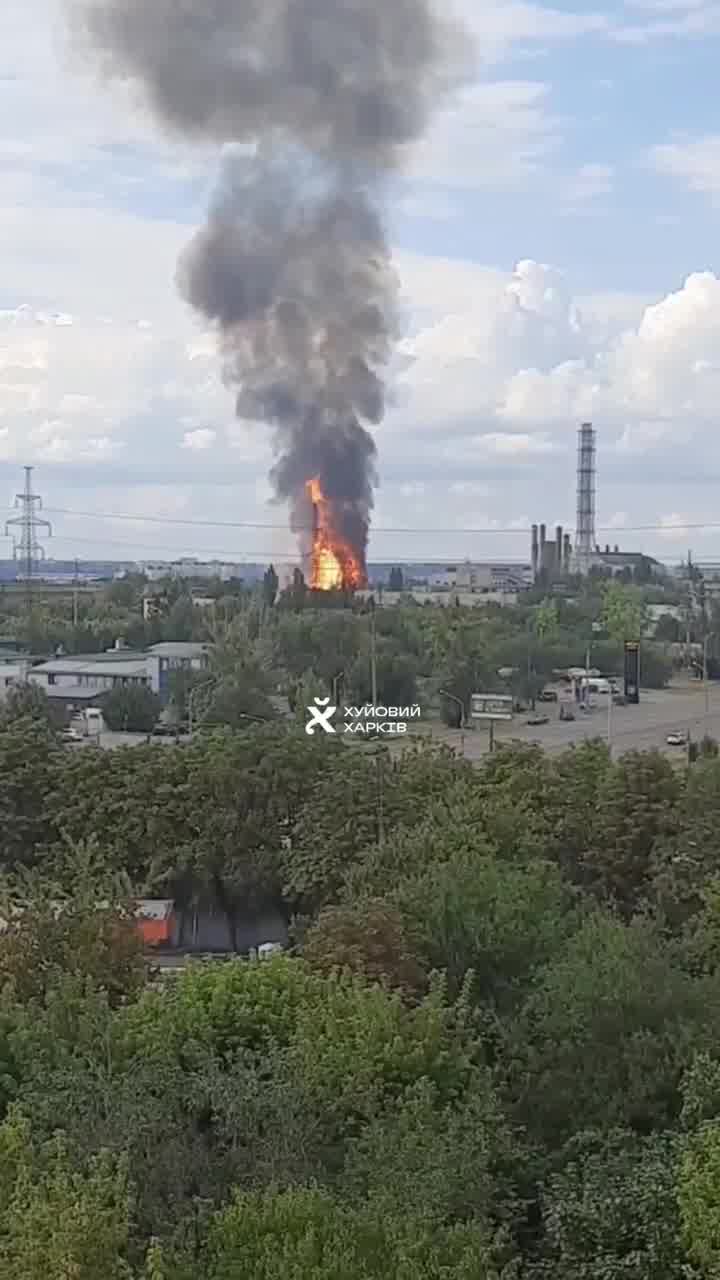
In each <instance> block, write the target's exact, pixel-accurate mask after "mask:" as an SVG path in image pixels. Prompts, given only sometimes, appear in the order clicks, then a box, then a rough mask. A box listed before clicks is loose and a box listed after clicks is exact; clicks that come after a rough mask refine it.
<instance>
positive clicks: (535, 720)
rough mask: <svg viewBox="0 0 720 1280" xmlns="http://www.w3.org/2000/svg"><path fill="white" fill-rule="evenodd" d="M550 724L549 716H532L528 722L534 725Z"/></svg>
mask: <svg viewBox="0 0 720 1280" xmlns="http://www.w3.org/2000/svg"><path fill="white" fill-rule="evenodd" d="M548 723H549V721H548V717H547V716H530V718H529V720H528V724H532V725H538V724H548Z"/></svg>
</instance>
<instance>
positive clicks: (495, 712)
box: [470, 693, 513, 720]
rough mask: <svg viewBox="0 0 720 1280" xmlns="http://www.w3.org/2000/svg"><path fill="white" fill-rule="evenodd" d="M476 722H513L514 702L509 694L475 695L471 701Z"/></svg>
mask: <svg viewBox="0 0 720 1280" xmlns="http://www.w3.org/2000/svg"><path fill="white" fill-rule="evenodd" d="M470 702H471V712H470V714H471V716H472V717H473V719H474V720H512V718H513V700H512V698H511V697H510V695H509V694H507V693H474V694H473V695H472V697H471V699H470Z"/></svg>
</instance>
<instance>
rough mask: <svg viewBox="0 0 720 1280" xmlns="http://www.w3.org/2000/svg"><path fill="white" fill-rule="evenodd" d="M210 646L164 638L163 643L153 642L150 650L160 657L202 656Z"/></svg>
mask: <svg viewBox="0 0 720 1280" xmlns="http://www.w3.org/2000/svg"><path fill="white" fill-rule="evenodd" d="M208 648H209V646H208V645H206V644H197V643H195V642H192V641H177V642H175V641H173V640H164V641H163V642H162V644H151V645H150V649H149V652H150V653H153V654H157V656H158V657H160V658H201V657H202V656H203V654H205V653H207V651H208Z"/></svg>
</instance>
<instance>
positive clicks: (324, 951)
mask: <svg viewBox="0 0 720 1280" xmlns="http://www.w3.org/2000/svg"><path fill="white" fill-rule="evenodd" d="M413 951H414V948H413V946H412V943H411V942H410V940H409V939H408V937H407V929H406V926H405V923H404V921H403V918H402V915H401V914H400V913H399V912H398V911H397V909H396V908H394V907H393V906H392V905H391V904H389V903H387V902H385V901H383V900H382V899H381V898H375V899H370V900H369V901H367V902H352V903H349V904H348V905H347V906H334V907H327V908H326V909H325V911H323V912H321V913H320V917H319V919H318V920H317V921H316V923H315V924H314V925H313V927H312V928H311V929H310V931H309V932H308V934H307V936H306V937H305V938H304V940H303V947H302V953H303V958H304V959H305V961H306V962H307V964H309V965H310V967H311V968H312V969H316V970H317V971H318V972H320V973H332V972H333V970H335V969H341V970H342V969H348V970H350V971H351V972H353V973H359V974H363V975H364V976H365V977H366V978H367V979H368V980H369V981H371V982H383V983H385V984H387V986H389V987H391V988H395V989H397V990H400V991H406V992H409V993H417V992H419V991H421V990H422V989H423V988H424V987H425V985H426V983H427V975H426V973H425V972H424V970H423V968H422V966H421V964H420V963H419V961H418V960H417V958H416V956H415V955H414V954H413Z"/></svg>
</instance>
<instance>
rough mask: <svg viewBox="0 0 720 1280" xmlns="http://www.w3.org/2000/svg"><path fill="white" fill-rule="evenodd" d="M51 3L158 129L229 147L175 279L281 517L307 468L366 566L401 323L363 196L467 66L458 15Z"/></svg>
mask: <svg viewBox="0 0 720 1280" xmlns="http://www.w3.org/2000/svg"><path fill="white" fill-rule="evenodd" d="M436 4H437V7H436ZM65 5H66V7H67V9H68V11H69V14H70V18H71V23H72V34H73V37H74V39H73V45H74V48H75V49H77V48H81V49H82V48H85V49H86V50H88V51H91V52H92V55H93V58H94V59H95V60H96V61H97V63H98V65H99V67H100V68H101V69H102V71H103V73H104V74H105V75H106V76H107V77H108V78H110V79H111V80H118V81H121V82H124V83H125V84H129V87H130V89H131V90H132V91H134V92H135V93H136V96H137V91H138V90H139V91H140V96H141V97H144V98H145V100H146V102H147V103H148V104H149V105H150V106H151V108H152V109H153V110H154V112H155V114H156V116H157V117H158V119H159V120H160V121H161V122H162V123H163V124H164V125H165V126H166V127H167V128H168V129H169V130H170V131H171V132H172V133H174V134H175V135H180V136H181V137H184V138H185V139H187V140H189V141H193V142H197V143H200V144H203V143H204V144H207V143H208V142H209V143H211V144H216V145H217V146H218V147H228V146H230V147H231V148H233V150H232V154H229V153H227V152H226V159H225V162H224V165H223V171H222V176H221V180H220V183H219V187H218V190H217V194H216V196H215V199H214V200H213V202H212V205H211V208H210V211H209V214H208V217H207V222H206V225H205V227H204V228H203V229H202V230H201V231H199V232H198V233H197V235H196V236H195V238H194V240H193V241H192V242H191V243H190V245H189V246H188V248H187V250H186V251H185V253H184V254H183V256H182V259H181V261H180V264H179V268H178V285H179V288H180V292H181V294H182V295H183V297H184V298H185V299H186V300H187V301H188V302H189V303H190V304H191V305H192V306H193V307H194V308H195V310H196V311H197V312H198V313H199V314H200V315H201V316H203V317H204V318H205V319H206V320H207V321H208V322H209V324H210V326H211V327H212V329H213V330H214V332H215V334H216V336H217V339H218V346H219V350H220V353H221V356H222V361H223V366H224V367H223V374H224V380H225V382H226V383H227V384H229V385H231V386H234V387H235V388H236V389H237V401H236V407H237V414H238V417H239V418H241V419H242V420H244V421H247V422H248V423H253V422H258V421H262V422H265V423H266V424H267V425H268V426H269V427H270V428H271V430H272V440H273V446H274V452H275V456H276V464H275V466H274V468H273V470H272V473H271V476H272V481H273V484H274V487H275V491H276V493H277V496H278V498H280V499H282V500H284V501H287V502H288V503H289V505H290V511H291V525H292V527H293V529H294V530H295V531H296V532H297V533H298V535H299V536H300V537H301V541H302V540H303V536H304V540H305V541H307V538H308V536H309V531H310V529H311V525H312V517H311V511H310V509H309V508H310V502H309V496H308V489H307V486H308V484H309V483H310V482H311V481H312V480H313V479H316V480H317V482H318V484H319V486H320V490H321V492H322V495H323V496H324V498H325V499H326V500H327V503H328V512H327V526H328V528H329V529H331V530H332V531H333V533H334V534H335V535H336V536H337V540H338V542H344V543H346V544H348V545H349V546H351V547H352V549H353V550H354V551H355V553H356V555H357V557H359V558H360V559H361V561H362V563H363V571H364V561H365V551H366V544H367V536H368V524H369V519H370V511H371V508H372V505H373V489H374V486H375V484H376V475H375V452H376V450H375V443H374V440H373V437H372V436H371V434H370V432H369V430H368V427H372V426H375V425H377V424H378V423H379V422H380V421H381V419H382V417H383V414H384V409H385V370H386V367H387V364H388V362H389V360H390V357H391V355H392V350H393V344H394V341H395V339H396V337H397V335H398V331H399V328H398V309H397V280H396V277H395V274H394V272H393V270H392V266H391V262H390V253H389V248H388V244H387V240H386V236H385V231H384V227H383V222H382V218H381V216H380V214H379V212H378V199H379V194H380V191H381V188H382V187H383V184H384V183H385V180H386V179H387V177H388V176H389V175H390V174H392V172H393V171H394V170H397V169H398V168H400V167H401V166H402V163H403V162H404V160H405V158H406V156H407V154H408V151H409V148H410V146H411V145H412V144H413V143H415V142H416V141H417V140H418V139H420V138H421V137H422V135H423V133H424V132H425V130H426V128H427V126H428V124H429V121H430V118H431V116H432V114H433V112H434V110H435V108H436V107H438V106H439V105H440V103H441V102H442V100H443V98H444V96H445V93H446V91H448V90H450V89H451V88H452V87H454V86H455V85H458V84H460V83H461V82H462V80H463V79H464V77H465V75H466V73H467V71H468V70H469V62H470V58H469V57H468V37H467V34H466V33H464V32H461V31H460V29H459V28H456V27H454V26H453V25H452V24H451V23H450V22H448V21H446V20H445V18H444V17H443V16H441V13H442V6H441V4H440V2H439V0H392V2H391V3H387V2H386V0H363V2H362V3H355V2H353V3H349V2H347V0H333V2H332V3H328V0H262V3H260V0H65ZM471 56H472V55H470V57H471ZM238 144H239V146H238ZM304 549H306V548H304Z"/></svg>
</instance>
